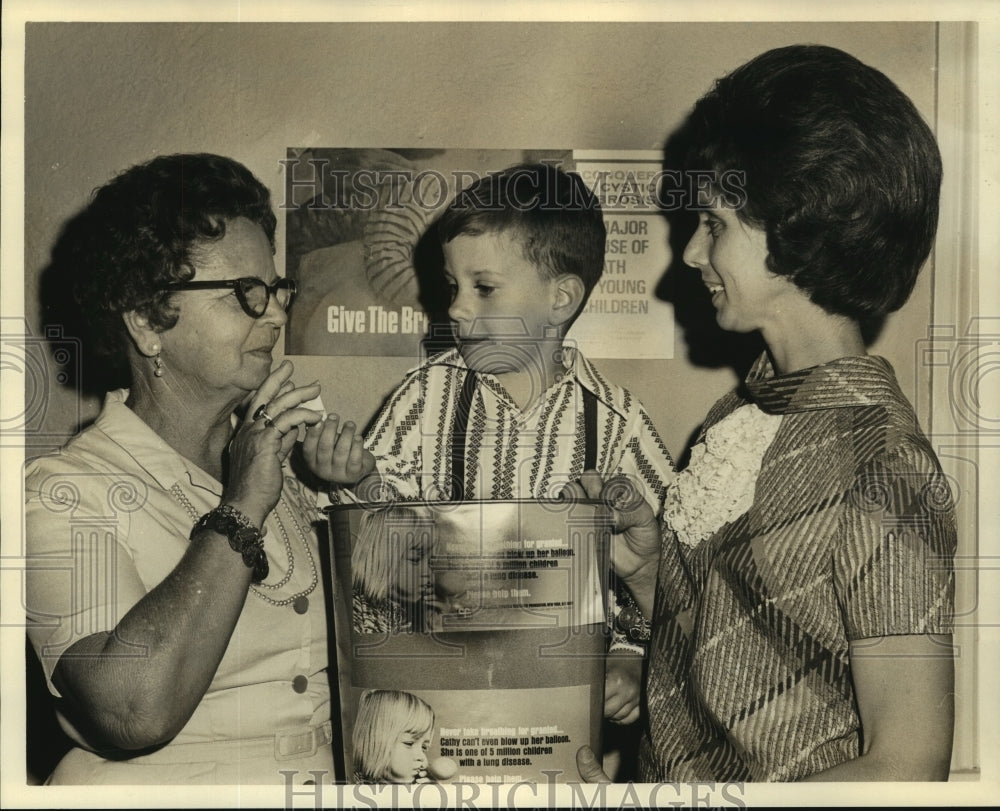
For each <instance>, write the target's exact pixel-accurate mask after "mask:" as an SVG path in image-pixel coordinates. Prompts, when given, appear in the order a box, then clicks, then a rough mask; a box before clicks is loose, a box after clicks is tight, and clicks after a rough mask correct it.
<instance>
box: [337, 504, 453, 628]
mask: <svg viewBox="0 0 1000 811" xmlns="http://www.w3.org/2000/svg"><path fill="white" fill-rule="evenodd" d="M388 515H389V513H388V512H387V511H386V510H378V511H374V512H366V513H364V515H363V517H362V518H361V521H360V524H359V531H358V534H357V538H356V540H355V542H354V547H353V549H352V551H351V578H352V586H353V588H352V608H351V613H352V623H353V628H354V631H355V633H409V632H413V631H416V632H420V631H424V630H426V629H427V628H428V627H429V625H430V615H431V612H432V611H433V610H434V606H433V604H432V597H433V595H434V582H433V579H432V576H431V569H430V555H431V551H432V545H433V535H432V532H431V530H432V527H431V526H429V525H427V524H426V522H423V523H422V522H420V521H419V520H414V521H412V522H404V523H403V525H402V526H400V525H399V522H398V520H397V521H396V522H395V524H396V525H395V526H387V523H386V518H387V516H388Z"/></svg>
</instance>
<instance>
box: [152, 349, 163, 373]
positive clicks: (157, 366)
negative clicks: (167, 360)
mask: <svg viewBox="0 0 1000 811" xmlns="http://www.w3.org/2000/svg"><path fill="white" fill-rule="evenodd" d="M152 351H153V352H155V353H156V354H155V355H153V374H154V375H155V376H156V377H163V361H162V360H160V346H159V344H155V345H154V346H153V350H152Z"/></svg>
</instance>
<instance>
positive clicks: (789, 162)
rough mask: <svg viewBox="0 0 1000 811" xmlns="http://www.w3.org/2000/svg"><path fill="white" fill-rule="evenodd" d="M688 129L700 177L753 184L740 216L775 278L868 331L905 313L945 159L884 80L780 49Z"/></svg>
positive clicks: (740, 74)
mask: <svg viewBox="0 0 1000 811" xmlns="http://www.w3.org/2000/svg"><path fill="white" fill-rule="evenodd" d="M687 129H688V133H687V135H688V138H689V143H691V144H693V146H692V150H691V151H690V152H689V153H688V155H687V157H686V161H685V162H686V166H687V168H688V170H689V171H690V170H699V171H705V170H709V171H713V172H715V173H717V174H716V177H720V176H721V173H723V172H728V171H733V170H735V171H737V172H740V173H742V189H743V193H744V194H743V195H736V197H738V198H740V199H739V205H738V206H737V209H738V210H737V214H738V216H739V217H740V219H741V220H742V221H743V222H745V223H747V224H749V225H752V226H754V227H757V228H761V229H763V230H764V231H765V232H766V234H767V246H768V251H769V254H770V255H769V257H768V260H767V263H768V267H769V269H770V270H771V271H772V272H773V273H776V274H780V275H783V276H787V277H789V278H790V279H791V280H792V281H793V282H794V284H796V285H797V286H798V287H800V288H802V289H803V290H804V291H806V293H808V294H809V297H810V298H811V300H812V301H813V302H814V303H816V304H817V305H819V306H820V307H822V308H823V309H825V310H826V311H828V312H831V313H835V314H840V315H846V316H849V317H851V318H853V319H855V320H857V321H859V322H864V321H866V320H869V319H872V318H878V317H880V316H882V315H885V314H886V313H890V312H892V311H894V310H897V309H899V308H900V307H901V306H902V305H903V303H904V302H905V301H906V299H907V298H908V297H909V295H910V293H911V292H912V290H913V285H914V284H915V282H916V279H917V274H918V272H919V270H920V268H921V266H922V265H923V263H924V260H925V259H926V258H927V256H928V254H929V252H930V249H931V245H932V242H933V239H934V234H935V231H936V229H937V218H938V198H939V194H940V186H941V158H940V154H939V152H938V148H937V144H936V143H935V140H934V136H933V134H932V133H931V130H930V128H929V127H928V126H927V124H926V123H925V122H924V120H923V119H922V118H921V116H920V114H919V113H918V112H917V109H916V108H915V107H914V106H913V103H912V102H911V101H910V100H909V99H908V98H907V97H906V96H905V95H904V94H903V93H902V92H901V91H900V90H899V88H897V87H896V85H895V84H893V83H892V81H890V80H889V79H888V78H887V77H886V76H885V75H883V74H882V73H880V72H879V71H877V70H875V69H874V68H871V67H868V66H867V65H865V64H863V63H862V62H859V61H858V60H857V59H855V58H854V57H853V56H850V55H849V54H846V53H844V52H843V51H840V50H837V49H836V48H830V47H825V46H820V45H795V46H789V47H785V48H778V49H775V50H771V51H767V52H766V53H764V54H761V55H760V56H758V57H756V58H755V59H752V60H751V61H750V62H747V63H746V64H745V65H743V66H742V67H740V68H737V69H736V70H734V71H733V72H732V73H730V74H728V75H727V76H725V77H723V78H722V79H719V80H718V81H717V82H716V83H715V85H714V87H713V88H712V89H711V90H710V91H709V92H708V93H707V94H706V95H705V96H704V97H703V98H701V99H700V100H699V101H698V103H697V104H696V106H695V108H694V110H693V112H692V114H691V117H690V119H689V121H688V124H687ZM730 191H731V189H730ZM723 198H725V195H723ZM728 199H729V200H730V201H732V200H733V195H732V194H729V195H728Z"/></svg>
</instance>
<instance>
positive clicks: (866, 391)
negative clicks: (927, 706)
mask: <svg viewBox="0 0 1000 811" xmlns="http://www.w3.org/2000/svg"><path fill="white" fill-rule="evenodd" d="M747 402H753V403H756V405H757V406H758V407H759V408H760V409H762V410H763V411H765V412H767V413H769V414H781V415H783V416H782V421H781V425H780V427H779V428H778V431H777V433H776V435H775V437H774V440H773V441H772V443H771V444H770V446H769V448H768V450H767V451H766V453H765V454H764V458H763V462H762V466H761V471H760V475H759V477H758V479H757V483H756V490H755V495H754V503H753V505H752V506H751V507H750V509H749V510H748V511H747V512H746V513H744V514H743V515H741V516H739V517H738V518H736V519H735V520H733V521H731V522H730V523H728V524H725V525H724V526H722V527H721V528H720V529H719V530H718V531H717V532H716V533H715V534H714V535H713V536H711V537H709V538H707V539H706V540H703V541H701V542H700V543H698V544H697V545H696V546H694V547H693V548H692V547H688V546H685V545H683V544H680V543H678V541H677V539H676V537H674V536H673V534H672V533H670V532H669V531H666V532H665V533H664V545H663V549H662V554H661V560H660V574H659V588H658V590H657V596H656V607H655V614H654V620H653V639H652V641H651V643H650V669H649V677H648V683H647V694H648V695H647V706H648V710H649V728H648V730H647V731H646V732H645V733H644V737H643V742H642V746H641V749H640V764H639V768H640V777H641V779H643V780H648V781H663V780H665V781H689V780H753V781H777V780H782V781H784V780H797V779H800V778H802V777H805V776H807V775H810V774H813V773H816V772H819V771H822V770H824V769H827V768H830V767H832V766H835V765H837V764H839V763H842V762H845V761H848V760H852V759H854V758H856V757H858V756H859V754H860V733H861V723H860V719H859V717H858V713H857V708H856V702H855V696H854V688H853V684H852V680H851V662H850V658H849V644H850V643H851V642H852V641H854V640H859V639H865V638H870V637H877V636H889V635H897V634H922V633H948V632H950V630H951V622H952V617H951V614H952V605H953V596H954V575H953V556H954V552H955V544H956V533H955V516H954V508H953V505H952V500H951V495H950V492H949V490H948V485H947V484H946V482H945V480H944V477H943V474H942V472H941V468H940V466H939V464H938V461H937V458H936V457H935V455H934V452H933V450H932V448H931V445H930V444H929V443H928V441H927V439H926V438H925V437H924V435H923V434H922V433H921V432H920V429H919V428H918V427H917V422H916V417H915V415H914V413H913V409H912V408H911V406H910V404H909V403H908V402H907V401H906V399H905V397H904V396H903V393H902V392H901V391H900V389H899V386H898V385H897V383H896V380H895V377H894V375H893V372H892V368H891V367H890V366H889V364H888V363H887V362H886V361H885V360H884V359H882V358H878V357H868V356H865V357H847V358H841V359H839V360H836V361H833V362H832V363H828V364H825V365H822V366H817V367H814V368H811V369H805V370H802V371H798V372H793V373H790V374H786V375H781V376H775V375H774V372H773V369H772V368H771V366H770V364H769V363H768V362H767V359H766V357H762V358H761V359H760V360H759V361H758V362H757V364H756V365H755V367H754V369H753V370H752V371H751V373H750V375H749V377H748V379H747V382H746V387H745V389H741V390H738V391H737V392H734V393H732V394H730V395H728V396H726V397H724V398H723V399H722V400H720V401H719V402H718V403H717V404H716V406H715V407H714V408H713V410H712V411H711V412H710V414H709V416H708V419H707V421H706V423H705V427H704V428H703V429H702V430H703V435H704V431H706V430H707V429H708V428H709V427H711V426H712V425H715V424H717V423H718V422H719V421H720V420H722V419H723V418H724V417H726V416H727V415H728V414H731V413H732V412H733V411H734V410H735V409H737V408H739V407H740V406H741V405H744V404H746V403H747Z"/></svg>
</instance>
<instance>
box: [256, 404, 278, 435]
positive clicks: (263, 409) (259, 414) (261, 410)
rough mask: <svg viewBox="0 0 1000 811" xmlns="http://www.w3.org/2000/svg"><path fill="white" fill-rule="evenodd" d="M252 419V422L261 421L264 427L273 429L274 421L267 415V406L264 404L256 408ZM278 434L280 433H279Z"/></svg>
mask: <svg viewBox="0 0 1000 811" xmlns="http://www.w3.org/2000/svg"><path fill="white" fill-rule="evenodd" d="M253 419H254V422H256V421H257V420H259V419H263V420H264V425H266V426H267V427H268V428H273V427H274V420H272V419H271V416H270V415H269V414H268V413H267V405H266V404H265V403H261V404H260V405H259V406H257V410H256V411H254V412H253ZM278 433H281V432H280V431H279V432H278Z"/></svg>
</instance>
